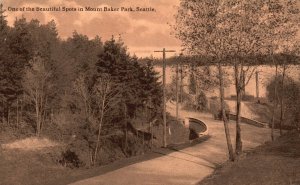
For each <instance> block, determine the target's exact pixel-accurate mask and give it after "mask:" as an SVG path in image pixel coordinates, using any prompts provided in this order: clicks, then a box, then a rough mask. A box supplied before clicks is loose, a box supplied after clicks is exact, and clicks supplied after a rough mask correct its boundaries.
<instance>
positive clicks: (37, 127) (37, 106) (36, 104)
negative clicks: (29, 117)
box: [35, 91, 41, 137]
mask: <svg viewBox="0 0 300 185" xmlns="http://www.w3.org/2000/svg"><path fill="white" fill-rule="evenodd" d="M38 99H39V97H38V93H37V91H36V96H35V114H36V135H37V136H38V137H39V136H40V128H41V123H40V109H39V107H40V106H39V100H38Z"/></svg>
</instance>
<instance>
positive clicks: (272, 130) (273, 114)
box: [271, 64, 278, 141]
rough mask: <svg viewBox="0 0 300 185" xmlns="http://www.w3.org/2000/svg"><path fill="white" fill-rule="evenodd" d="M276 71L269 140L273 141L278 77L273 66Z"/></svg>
mask: <svg viewBox="0 0 300 185" xmlns="http://www.w3.org/2000/svg"><path fill="white" fill-rule="evenodd" d="M275 67H276V71H275V87H274V102H273V111H272V120H271V124H272V128H271V139H272V141H274V125H275V113H276V108H277V76H278V65H277V64H276V65H275Z"/></svg>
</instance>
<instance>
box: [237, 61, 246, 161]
mask: <svg viewBox="0 0 300 185" xmlns="http://www.w3.org/2000/svg"><path fill="white" fill-rule="evenodd" d="M238 68H239V65H238V64H235V66H234V71H235V90H236V137H235V154H236V155H240V154H241V152H242V146H243V144H242V138H241V126H240V122H241V101H242V96H243V93H244V88H243V86H244V85H245V76H244V73H243V65H242V64H241V66H240V71H239V69H238Z"/></svg>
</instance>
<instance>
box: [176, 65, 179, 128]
mask: <svg viewBox="0 0 300 185" xmlns="http://www.w3.org/2000/svg"><path fill="white" fill-rule="evenodd" d="M178 80H179V79H178V64H176V121H177V123H178V120H179V118H178V116H179V113H178V109H179V107H178V100H179V96H178Z"/></svg>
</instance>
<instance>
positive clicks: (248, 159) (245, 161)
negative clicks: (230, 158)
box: [198, 132, 300, 185]
mask: <svg viewBox="0 0 300 185" xmlns="http://www.w3.org/2000/svg"><path fill="white" fill-rule="evenodd" d="M240 184H248V185H262V184H263V185H299V184H300V136H299V134H298V133H293V132H291V133H286V134H285V135H284V136H281V137H279V138H278V139H277V140H276V141H274V142H269V143H266V144H265V145H262V146H260V147H257V148H255V149H254V150H252V151H248V152H245V153H244V154H243V155H242V156H241V157H240V159H239V160H238V161H237V162H227V163H224V164H223V165H221V166H220V167H219V168H217V169H216V170H215V172H214V173H213V174H212V175H210V176H208V177H207V178H205V179H204V180H203V181H201V182H199V184H198V185H240Z"/></svg>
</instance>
